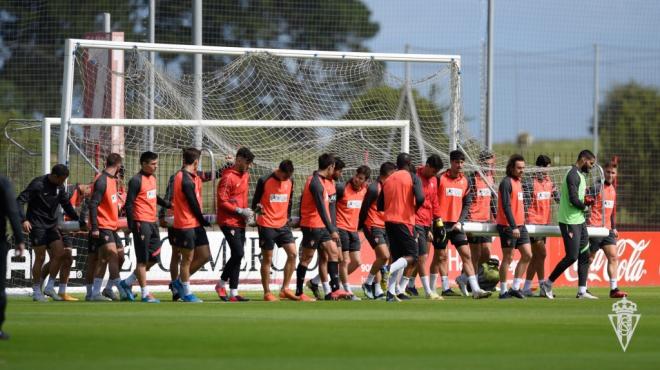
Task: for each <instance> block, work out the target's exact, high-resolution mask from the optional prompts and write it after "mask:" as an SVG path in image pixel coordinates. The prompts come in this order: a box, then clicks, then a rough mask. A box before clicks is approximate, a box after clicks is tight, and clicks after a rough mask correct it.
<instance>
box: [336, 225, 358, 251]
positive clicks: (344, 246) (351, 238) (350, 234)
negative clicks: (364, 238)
mask: <svg viewBox="0 0 660 370" xmlns="http://www.w3.org/2000/svg"><path fill="white" fill-rule="evenodd" d="M339 241H340V242H341V251H342V252H359V251H360V234H358V232H357V231H347V230H343V229H339Z"/></svg>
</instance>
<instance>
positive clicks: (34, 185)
mask: <svg viewBox="0 0 660 370" xmlns="http://www.w3.org/2000/svg"><path fill="white" fill-rule="evenodd" d="M16 203H17V205H18V214H19V216H20V217H21V219H22V220H23V221H25V220H27V221H30V224H32V227H35V228H39V229H51V228H53V227H56V226H57V224H58V221H59V218H60V217H59V216H60V215H59V214H58V209H59V207H62V209H63V210H64V212H65V213H66V215H67V216H69V218H71V219H72V220H75V221H77V220H78V214H77V213H76V210H75V209H74V208H73V206H72V205H71V201H70V199H69V193H67V191H66V188H65V187H64V185H59V186H58V185H55V184H53V183H51V182H50V181H49V180H48V175H43V176H39V177H36V178H34V179H33V180H32V182H30V184H29V185H28V186H27V188H25V190H23V191H22V192H21V194H20V195H19V196H18V198H17V199H16ZM26 203H27V214H24V213H23V207H24V206H25V204H26Z"/></svg>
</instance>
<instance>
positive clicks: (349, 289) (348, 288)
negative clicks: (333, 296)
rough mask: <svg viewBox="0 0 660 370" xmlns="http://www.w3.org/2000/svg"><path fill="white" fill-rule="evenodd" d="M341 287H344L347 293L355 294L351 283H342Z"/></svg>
mask: <svg viewBox="0 0 660 370" xmlns="http://www.w3.org/2000/svg"><path fill="white" fill-rule="evenodd" d="M341 285H342V286H343V287H344V290H345V291H347V292H349V293H353V291H352V290H351V285H350V284H349V283H345V284H344V283H342V284H341Z"/></svg>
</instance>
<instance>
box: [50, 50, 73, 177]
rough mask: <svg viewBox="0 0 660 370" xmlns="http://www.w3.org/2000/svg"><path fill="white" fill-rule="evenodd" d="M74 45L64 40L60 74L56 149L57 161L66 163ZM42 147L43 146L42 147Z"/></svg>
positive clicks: (71, 103)
mask: <svg viewBox="0 0 660 370" xmlns="http://www.w3.org/2000/svg"><path fill="white" fill-rule="evenodd" d="M74 52H75V45H74V43H73V42H72V40H70V39H67V40H66V41H65V42H64V74H63V75H62V105H61V108H60V117H61V118H62V122H61V124H60V140H59V143H58V144H59V148H58V151H57V163H61V164H68V163H67V162H68V158H67V153H68V151H67V144H68V142H67V138H68V134H69V120H70V119H71V108H72V106H73V68H74V63H75V59H76V58H75V56H74V55H73V53H74ZM42 149H43V148H42Z"/></svg>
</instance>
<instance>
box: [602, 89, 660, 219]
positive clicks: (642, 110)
mask: <svg viewBox="0 0 660 370" xmlns="http://www.w3.org/2000/svg"><path fill="white" fill-rule="evenodd" d="M599 127H600V132H599V134H600V142H601V145H602V148H603V149H602V152H604V153H605V156H604V158H608V159H609V158H611V157H613V156H618V157H619V161H620V163H621V165H620V167H619V173H620V176H619V178H620V179H621V180H620V181H619V185H618V188H617V190H618V200H619V205H620V207H619V208H623V209H625V214H626V215H629V216H630V217H631V218H630V219H628V220H623V221H625V222H634V223H638V224H642V225H655V226H657V224H658V222H659V221H660V197H659V196H657V194H656V193H655V188H656V187H657V186H658V183H660V171H658V169H657V159H658V158H657V157H658V153H660V91H659V90H658V89H657V88H653V87H646V86H642V85H640V84H638V83H636V82H630V83H627V84H624V85H618V86H614V87H613V88H612V89H611V90H610V91H609V92H608V93H607V97H606V99H605V102H604V103H603V104H602V105H601V106H600V108H599ZM619 213H621V212H619Z"/></svg>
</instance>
